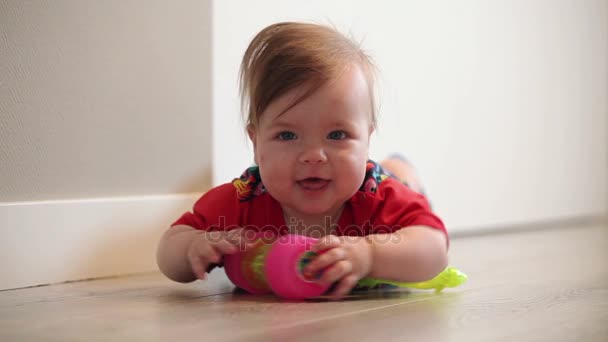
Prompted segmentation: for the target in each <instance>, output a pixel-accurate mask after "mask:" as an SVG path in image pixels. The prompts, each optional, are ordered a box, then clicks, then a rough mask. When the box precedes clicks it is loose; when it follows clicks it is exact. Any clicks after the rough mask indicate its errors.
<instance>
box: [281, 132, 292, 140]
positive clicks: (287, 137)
mask: <svg viewBox="0 0 608 342" xmlns="http://www.w3.org/2000/svg"><path fill="white" fill-rule="evenodd" d="M277 138H279V140H293V139H295V138H296V134H295V133H294V132H289V131H285V132H281V133H279V134H277Z"/></svg>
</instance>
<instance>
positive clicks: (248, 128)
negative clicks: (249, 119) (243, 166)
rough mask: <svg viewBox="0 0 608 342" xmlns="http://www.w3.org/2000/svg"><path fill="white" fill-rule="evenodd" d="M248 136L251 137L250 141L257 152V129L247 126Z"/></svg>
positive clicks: (250, 125)
mask: <svg viewBox="0 0 608 342" xmlns="http://www.w3.org/2000/svg"><path fill="white" fill-rule="evenodd" d="M247 135H248V136H249V140H251V143H252V144H253V149H254V150H255V143H256V141H255V138H256V136H255V127H254V126H253V125H252V124H249V125H247Z"/></svg>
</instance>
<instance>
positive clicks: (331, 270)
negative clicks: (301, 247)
mask: <svg viewBox="0 0 608 342" xmlns="http://www.w3.org/2000/svg"><path fill="white" fill-rule="evenodd" d="M311 250H312V251H313V252H315V253H320V252H322V251H325V252H324V253H323V254H321V255H319V256H318V257H316V258H315V259H314V260H313V261H311V262H310V264H308V265H307V266H306V267H305V268H304V274H305V275H306V276H308V277H312V276H313V275H314V274H317V272H320V271H322V272H323V273H322V276H321V278H320V279H319V280H318V281H319V282H320V283H321V284H324V285H331V284H333V283H334V282H338V284H337V285H336V287H335V289H334V291H333V292H332V293H331V294H330V296H331V298H332V299H334V300H336V299H340V298H342V297H343V296H345V295H347V294H348V293H349V292H350V290H351V289H352V288H353V287H354V286H355V285H356V284H357V282H358V281H359V279H361V278H363V277H365V276H366V275H368V274H369V273H370V271H371V267H372V246H371V244H370V243H369V242H368V241H367V240H366V239H365V238H364V237H353V236H340V237H339V236H336V235H327V236H325V237H323V238H321V239H320V240H319V241H318V242H317V243H316V244H314V245H313V246H312V248H311Z"/></svg>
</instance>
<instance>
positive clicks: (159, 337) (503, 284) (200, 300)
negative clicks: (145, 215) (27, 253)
mask: <svg viewBox="0 0 608 342" xmlns="http://www.w3.org/2000/svg"><path fill="white" fill-rule="evenodd" d="M450 253H451V264H452V265H454V266H457V267H458V268H460V269H462V270H463V271H465V272H466V273H467V274H468V275H469V278H470V280H469V282H468V283H467V284H465V285H464V286H462V287H460V288H458V289H450V290H446V291H444V292H443V293H439V294H435V293H433V292H427V291H411V292H408V291H384V292H370V293H366V294H360V295H358V296H352V297H351V298H349V299H348V300H344V301H340V302H328V301H324V300H314V301H307V302H285V301H281V300H279V299H277V298H275V297H273V296H251V295H247V294H244V293H241V292H236V291H233V286H232V285H231V284H230V283H229V281H228V280H227V279H226V277H225V275H224V274H223V272H221V271H214V272H213V273H212V275H211V277H210V279H209V281H206V282H197V283H192V284H177V283H173V282H170V281H169V280H166V279H164V278H163V277H162V276H161V275H160V274H156V273H155V274H145V275H137V276H131V277H122V278H113V279H102V280H95V281H86V282H76V283H69V284H61V285H53V286H43V287H35V288H28V289H20V290H10V291H1V292H0V340H1V341H39V340H45V341H70V340H87V341H109V340H120V341H123V340H129V341H167V340H180V341H181V340H184V341H188V340H197V341H200V340H201V338H203V339H212V340H214V341H215V340H244V339H246V340H248V341H257V340H259V341H266V340H279V341H283V340H285V339H286V338H289V339H293V340H310V339H317V340H335V339H339V338H342V339H343V338H347V339H349V340H369V339H372V338H373V339H382V340H385V341H387V340H388V341H397V340H404V339H408V340H423V341H464V340H466V341H467V342H469V341H488V340H492V341H512V340H525V341H561V340H581V339H585V340H587V341H607V340H608V325H606V323H607V322H608V267H607V265H606V261H607V260H608V229H607V226H606V225H595V226H578V227H569V228H563V229H555V230H539V231H529V232H518V233H513V234H499V235H484V236H479V237H466V238H461V239H454V240H452V243H451V252H450Z"/></svg>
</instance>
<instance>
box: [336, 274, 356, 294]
mask: <svg viewBox="0 0 608 342" xmlns="http://www.w3.org/2000/svg"><path fill="white" fill-rule="evenodd" d="M357 281H358V279H357V276H355V275H354V274H352V273H351V274H349V275H347V276H346V277H344V278H342V280H340V282H339V283H338V286H336V289H335V290H334V291H333V292H332V293H331V294H330V298H331V299H332V300H338V299H341V298H342V297H344V296H346V295H347V294H349V293H350V291H351V290H352V289H353V287H355V285H357Z"/></svg>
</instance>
